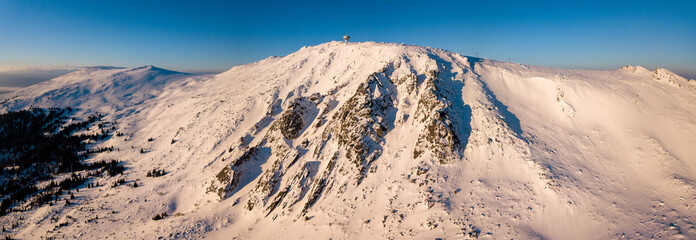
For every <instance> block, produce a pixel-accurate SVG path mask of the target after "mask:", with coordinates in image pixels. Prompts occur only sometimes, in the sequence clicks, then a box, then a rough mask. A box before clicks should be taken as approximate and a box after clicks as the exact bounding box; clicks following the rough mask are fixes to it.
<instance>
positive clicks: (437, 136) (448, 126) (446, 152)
mask: <svg viewBox="0 0 696 240" xmlns="http://www.w3.org/2000/svg"><path fill="white" fill-rule="evenodd" d="M438 77H439V72H438V71H435V70H433V71H430V72H428V78H427V79H426V80H425V84H426V85H425V91H424V92H423V93H422V94H421V95H420V98H419V99H418V108H417V110H416V115H415V117H416V119H417V120H418V121H420V122H421V123H424V124H425V128H424V129H423V131H422V132H421V133H420V134H419V135H418V142H417V143H416V147H415V148H414V149H413V157H414V158H418V157H420V156H422V155H423V153H425V152H430V153H431V155H432V157H434V158H436V159H437V160H438V162H440V163H442V164H445V163H451V162H452V161H453V159H456V158H459V151H460V150H461V143H460V140H459V136H458V135H457V133H456V131H455V127H454V125H453V124H452V121H451V120H450V114H449V112H450V111H451V109H450V108H451V104H450V102H449V101H448V100H447V95H446V93H444V92H442V91H441V90H440V89H439V88H438V84H437V83H438V81H439V79H438Z"/></svg>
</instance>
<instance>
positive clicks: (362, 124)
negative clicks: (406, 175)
mask: <svg viewBox="0 0 696 240" xmlns="http://www.w3.org/2000/svg"><path fill="white" fill-rule="evenodd" d="M381 81H390V80H389V78H388V77H386V76H385V75H384V73H382V72H380V73H374V74H372V75H370V76H369V77H368V78H367V80H366V82H364V83H361V84H360V86H358V89H357V90H356V92H355V94H354V95H353V96H352V97H351V98H350V99H349V100H348V101H347V102H346V103H344V104H343V105H342V106H341V108H339V110H338V112H337V113H336V114H335V115H334V116H333V118H332V120H331V122H330V123H329V126H328V127H327V128H326V129H325V130H324V132H323V134H322V138H323V140H324V141H327V140H329V139H333V141H335V142H336V143H338V145H339V147H341V148H343V149H344V150H345V151H346V152H345V156H346V158H348V159H349V160H350V162H351V163H353V165H354V167H355V168H357V169H359V171H360V175H359V176H358V178H357V179H358V183H359V182H360V181H361V180H362V179H363V178H364V177H365V174H366V170H367V169H368V167H369V165H370V164H371V162H372V161H374V160H375V159H377V157H379V155H380V154H381V145H380V143H381V142H382V141H383V140H384V136H385V135H386V133H387V131H388V130H389V129H388V121H389V120H388V119H387V111H389V109H390V108H393V106H394V105H393V101H392V98H391V96H390V92H389V91H388V90H387V88H386V87H385V86H384V84H383V83H382V82H381Z"/></svg>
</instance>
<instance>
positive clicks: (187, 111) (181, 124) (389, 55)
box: [0, 42, 696, 239]
mask: <svg viewBox="0 0 696 240" xmlns="http://www.w3.org/2000/svg"><path fill="white" fill-rule="evenodd" d="M2 99H5V100H2ZM0 101H2V105H1V106H0V112H8V111H14V110H20V109H27V108H30V107H40V108H49V107H60V108H66V107H71V108H74V109H77V110H76V112H75V113H74V116H75V117H78V118H84V117H86V116H89V115H90V114H95V113H100V114H103V115H104V120H106V121H109V122H114V126H115V129H116V131H117V132H119V133H120V134H118V135H114V136H113V137H111V138H108V139H107V140H105V141H102V142H99V143H96V144H97V146H98V147H109V146H113V147H115V149H116V150H115V151H106V152H101V153H98V154H95V155H93V156H92V157H91V158H89V159H87V161H88V162H96V161H100V160H108V159H117V160H120V161H122V162H123V163H125V166H126V170H125V172H124V173H123V175H121V176H114V177H108V176H104V177H102V178H95V179H92V180H90V181H91V182H98V183H100V184H99V186H98V187H90V188H85V187H82V188H79V192H74V196H75V199H74V200H72V202H73V204H70V205H67V204H63V203H62V202H60V203H57V204H52V205H44V206H41V207H35V208H31V209H29V210H26V211H12V212H10V213H8V214H7V215H5V216H2V217H0V225H3V226H5V228H7V231H6V232H4V233H0V235H3V234H5V235H10V236H12V237H15V238H27V239H39V238H41V237H55V238H83V239H154V238H159V237H162V238H166V239H169V238H200V237H209V238H213V239H235V238H237V239H247V238H253V239H297V238H305V239H327V238H332V239H385V238H389V239H403V238H415V239H426V238H430V239H432V238H443V239H462V238H464V239H465V238H492V239H510V238H515V239H538V238H548V239H607V238H610V239H614V238H615V239H619V238H627V239H649V238H671V239H672V238H685V239H688V238H696V226H695V225H694V221H696V81H694V80H687V79H684V78H682V77H680V76H678V75H676V74H674V73H672V72H670V71H668V70H665V69H656V70H654V71H650V70H647V69H645V68H642V67H632V66H627V67H624V68H621V69H617V70H611V71H588V70H567V69H554V68H544V67H534V66H528V65H521V64H515V63H507V62H498V61H493V60H487V59H480V58H473V57H465V56H462V55H460V54H457V53H452V52H448V51H444V50H440V49H435V48H428V47H420V46H411V45H403V44H389V43H374V42H365V43H344V42H329V43H325V44H321V45H318V46H312V47H304V48H302V49H300V50H299V51H297V52H295V53H292V54H290V55H288V56H285V57H271V58H267V59H265V60H262V61H259V62H255V63H251V64H247V65H242V66H236V67H233V68H232V69H230V70H228V71H226V72H224V73H221V74H218V75H191V74H184V73H178V72H173V71H168V70H164V69H159V68H156V67H152V66H147V67H141V68H135V69H118V68H90V69H83V70H79V71H76V72H73V73H69V74H66V75H64V76H61V77H58V78H56V79H53V80H50V81H47V82H43V83H40V84H36V85H33V86H30V87H27V88H24V89H21V90H18V91H16V92H13V93H10V94H6V95H3V96H0ZM153 170H163V173H164V175H163V176H158V177H151V176H152V175H153ZM156 175H160V174H156ZM119 179H125V180H126V183H128V184H132V183H137V185H138V187H135V188H134V187H129V186H128V185H120V186H115V187H112V186H114V185H113V184H112V183H114V182H116V181H118V180H119ZM85 184H89V183H85ZM116 185H118V184H116ZM162 213H166V216H164V217H163V218H162V219H159V220H153V217H154V216H157V215H160V216H161V215H162Z"/></svg>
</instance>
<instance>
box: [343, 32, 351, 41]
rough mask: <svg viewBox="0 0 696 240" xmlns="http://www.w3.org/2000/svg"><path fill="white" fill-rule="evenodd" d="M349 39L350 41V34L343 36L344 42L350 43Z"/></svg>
mask: <svg viewBox="0 0 696 240" xmlns="http://www.w3.org/2000/svg"><path fill="white" fill-rule="evenodd" d="M348 39H350V36H348V34H346V35H344V36H343V41H345V42H348Z"/></svg>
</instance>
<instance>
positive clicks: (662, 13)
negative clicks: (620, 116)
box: [0, 0, 696, 87]
mask: <svg viewBox="0 0 696 240" xmlns="http://www.w3.org/2000/svg"><path fill="white" fill-rule="evenodd" d="M695 22H696V2H693V1H670V2H667V3H660V4H655V3H653V2H647V1H645V2H641V1H638V2H636V1H624V2H611V3H604V2H582V3H571V4H563V3H557V2H552V1H549V2H539V3H533V4H532V3H519V2H514V1H512V2H496V3H480V2H442V3H439V4H422V3H420V2H415V1H414V2H391V1H386V2H379V3H371V2H360V1H358V2H350V3H347V2H344V3H327V2H315V3H306V2H305V3H299V4H298V3H285V2H258V3H250V2H224V3H197V4H191V3H187V2H184V1H182V2H172V3H168V4H166V5H162V4H160V3H157V2H153V1H138V2H125V3H123V2H118V3H102V2H98V3H97V2H89V1H68V2H60V3H56V2H52V1H33V2H14V1H6V0H0V35H2V36H3V38H0V52H3V54H2V55H0V69H3V68H4V69H7V68H15V69H17V68H19V69H21V68H35V67H39V68H44V69H51V68H54V67H55V66H75V67H80V66H93V65H107V66H119V67H137V66H143V65H155V66H158V67H162V68H166V69H171V70H175V71H182V72H191V73H216V72H222V71H225V70H227V69H229V68H231V67H233V66H236V65H242V64H246V63H251V62H255V61H258V60H261V59H264V58H267V57H269V56H284V55H287V54H290V53H292V52H294V51H296V50H298V49H300V48H301V47H303V46H312V45H317V44H321V43H324V42H328V41H333V40H341V37H342V36H343V35H344V34H349V35H351V41H359V42H362V41H376V42H396V43H406V44H413V45H420V46H428V47H435V48H442V49H446V50H449V51H452V52H457V53H460V54H462V55H465V56H478V57H483V58H489V59H494V60H500V61H512V62H516V63H522V64H528V65H535V66H545V67H555V68H570V69H592V70H607V69H616V68H620V67H622V66H626V65H639V66H643V67H646V68H648V69H654V68H666V69H669V70H671V71H673V72H675V73H677V74H680V75H682V76H684V77H686V78H691V79H693V78H696V69H694V66H693V63H694V62H696V54H694V53H696V44H694V42H696V27H694V23H695ZM5 75H7V74H5ZM29 75H31V74H29ZM13 76H14V75H13ZM46 76H48V75H42V76H40V77H39V78H36V76H33V75H32V76H15V77H16V78H14V79H12V80H5V81H4V82H8V81H12V84H15V85H16V84H17V82H18V81H19V82H20V83H21V84H19V85H21V86H27V85H30V84H32V83H35V82H37V81H40V80H41V79H43V80H47V79H44V78H46ZM0 78H2V77H0ZM22 79H24V80H22ZM4 82H3V80H2V79H0V86H2V87H8V86H14V85H7V84H4Z"/></svg>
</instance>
